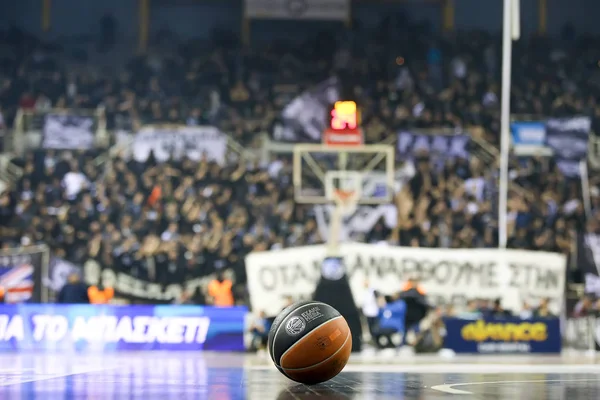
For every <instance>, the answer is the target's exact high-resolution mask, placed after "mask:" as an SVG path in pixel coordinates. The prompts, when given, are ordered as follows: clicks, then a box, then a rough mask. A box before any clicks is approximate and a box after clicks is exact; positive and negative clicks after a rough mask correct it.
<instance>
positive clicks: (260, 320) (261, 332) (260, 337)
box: [250, 311, 271, 350]
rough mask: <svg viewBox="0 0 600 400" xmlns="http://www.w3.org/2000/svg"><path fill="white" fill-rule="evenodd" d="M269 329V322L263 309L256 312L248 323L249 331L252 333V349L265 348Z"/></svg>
mask: <svg viewBox="0 0 600 400" xmlns="http://www.w3.org/2000/svg"><path fill="white" fill-rule="evenodd" d="M269 329H271V324H270V323H269V320H268V319H267V315H266V314H265V312H264V311H261V312H259V313H258V316H256V318H255V319H254V321H252V323H251V324H250V333H251V334H252V346H251V349H252V350H265V349H266V347H267V342H268V338H269Z"/></svg>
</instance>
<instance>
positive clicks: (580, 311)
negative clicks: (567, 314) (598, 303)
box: [573, 295, 594, 318]
mask: <svg viewBox="0 0 600 400" xmlns="http://www.w3.org/2000/svg"><path fill="white" fill-rule="evenodd" d="M593 313H594V303H593V301H592V298H591V297H590V296H587V295H586V296H583V297H582V299H581V300H579V301H578V302H577V304H576V305H575V308H574V309H573V317H575V318H581V317H587V316H588V315H593Z"/></svg>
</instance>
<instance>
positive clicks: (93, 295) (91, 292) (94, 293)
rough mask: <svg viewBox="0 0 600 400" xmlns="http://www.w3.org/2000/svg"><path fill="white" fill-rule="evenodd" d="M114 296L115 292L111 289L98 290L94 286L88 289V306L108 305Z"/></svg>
mask: <svg viewBox="0 0 600 400" xmlns="http://www.w3.org/2000/svg"><path fill="white" fill-rule="evenodd" d="M114 296H115V291H114V289H113V288H105V289H100V288H98V287H97V286H94V285H91V286H90V287H89V288H88V297H89V298H90V304H108V302H110V301H111V300H112V298H113V297H114Z"/></svg>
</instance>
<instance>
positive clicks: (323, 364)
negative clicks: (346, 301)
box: [268, 301, 352, 385]
mask: <svg viewBox="0 0 600 400" xmlns="http://www.w3.org/2000/svg"><path fill="white" fill-rule="evenodd" d="M268 346H269V353H270V354H271V359H272V360H273V362H274V363H275V366H276V367H277V369H278V370H279V371H280V372H281V373H282V374H284V375H285V376H286V377H288V378H290V379H292V380H294V381H296V382H300V383H304V384H308V385H311V384H317V383H321V382H325V381H327V380H329V379H331V378H333V377H334V376H336V375H337V374H339V373H340V372H341V371H342V369H344V367H345V366H346V363H347V362H348V358H350V352H351V350H352V335H351V334H350V328H349V327H348V323H347V322H346V320H345V319H344V317H343V316H342V315H341V314H340V313H339V312H338V311H337V310H336V309H335V308H333V307H331V306H329V305H327V304H325V303H321V302H318V301H300V302H297V303H294V304H292V305H291V306H289V307H287V308H286V309H285V310H283V311H282V312H281V313H280V314H279V315H278V316H277V318H275V321H273V325H272V326H271V330H270V331H269V338H268Z"/></svg>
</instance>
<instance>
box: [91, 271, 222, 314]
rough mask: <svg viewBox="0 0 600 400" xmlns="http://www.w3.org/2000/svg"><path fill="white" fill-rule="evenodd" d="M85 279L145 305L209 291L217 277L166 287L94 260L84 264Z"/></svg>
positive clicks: (174, 300)
mask: <svg viewBox="0 0 600 400" xmlns="http://www.w3.org/2000/svg"><path fill="white" fill-rule="evenodd" d="M232 274H233V272H231V271H225V272H224V275H225V277H226V278H230V279H231V278H232ZM83 279H84V281H85V282H86V283H87V284H89V285H99V286H102V287H105V288H106V287H111V288H113V289H114V290H115V297H118V298H122V299H126V300H128V301H133V302H137V303H145V304H171V303H178V302H179V301H180V300H181V299H182V295H183V294H184V293H187V294H192V293H193V292H194V291H195V290H196V289H197V288H206V286H208V284H209V283H210V281H212V280H213V279H215V275H214V274H211V275H206V276H201V277H198V278H194V279H189V280H186V281H182V282H177V283H171V284H167V285H164V284H162V283H158V282H149V281H146V280H143V279H138V278H136V277H134V276H132V275H129V274H126V273H124V272H121V271H117V270H116V269H112V268H106V267H104V268H103V267H102V266H101V265H100V264H99V263H98V262H96V261H94V260H88V261H87V262H86V263H85V264H84V265H83Z"/></svg>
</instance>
